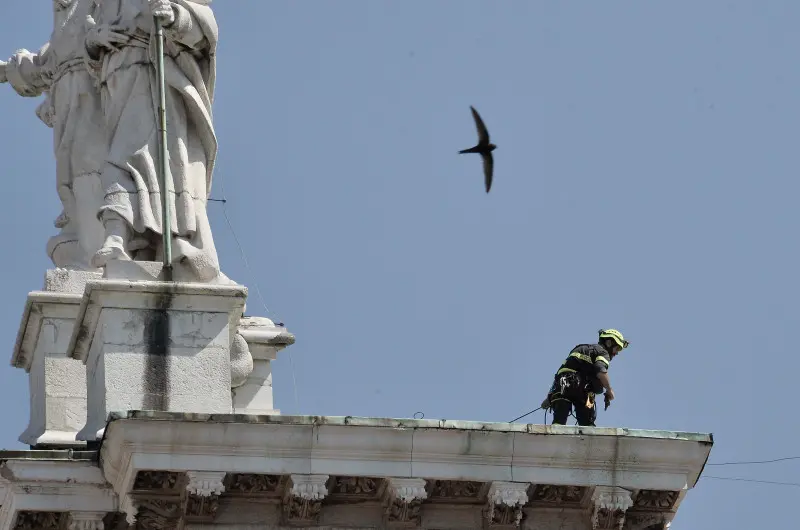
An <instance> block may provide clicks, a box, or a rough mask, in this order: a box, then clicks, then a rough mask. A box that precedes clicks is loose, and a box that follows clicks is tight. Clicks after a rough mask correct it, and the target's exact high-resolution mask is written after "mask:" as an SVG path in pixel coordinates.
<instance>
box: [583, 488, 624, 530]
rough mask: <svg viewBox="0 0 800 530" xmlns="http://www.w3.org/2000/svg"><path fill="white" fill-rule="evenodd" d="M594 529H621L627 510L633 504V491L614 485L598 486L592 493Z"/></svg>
mask: <svg viewBox="0 0 800 530" xmlns="http://www.w3.org/2000/svg"><path fill="white" fill-rule="evenodd" d="M592 504H593V506H592V529H593V530H600V529H604V530H605V529H614V530H621V529H622V525H624V524H625V512H627V511H628V508H630V507H631V506H633V499H631V492H630V491H628V490H625V489H622V488H616V487H612V486H597V487H596V488H595V489H594V493H593V494H592Z"/></svg>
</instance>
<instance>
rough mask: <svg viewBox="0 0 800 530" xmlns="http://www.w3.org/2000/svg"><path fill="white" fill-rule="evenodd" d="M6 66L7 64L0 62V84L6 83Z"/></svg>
mask: <svg viewBox="0 0 800 530" xmlns="http://www.w3.org/2000/svg"><path fill="white" fill-rule="evenodd" d="M6 66H8V63H7V62H5V61H0V83H7V82H8V77H6Z"/></svg>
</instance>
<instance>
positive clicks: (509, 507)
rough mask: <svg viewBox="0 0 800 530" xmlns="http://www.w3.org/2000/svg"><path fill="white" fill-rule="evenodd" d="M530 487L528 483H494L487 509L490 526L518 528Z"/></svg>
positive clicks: (490, 489) (490, 490)
mask: <svg viewBox="0 0 800 530" xmlns="http://www.w3.org/2000/svg"><path fill="white" fill-rule="evenodd" d="M529 487H530V485H529V484H528V483H527V482H492V485H491V486H490V487H489V498H488V501H487V507H486V519H487V523H488V526H489V527H507V528H518V527H519V526H520V523H522V516H523V512H522V508H523V507H524V506H525V505H526V504H527V503H528V488H529Z"/></svg>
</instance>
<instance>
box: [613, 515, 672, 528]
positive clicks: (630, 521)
mask: <svg viewBox="0 0 800 530" xmlns="http://www.w3.org/2000/svg"><path fill="white" fill-rule="evenodd" d="M673 516H674V514H673V513H654V512H628V514H627V515H626V516H625V527H624V528H625V530H668V529H669V527H670V524H671V523H672V518H673Z"/></svg>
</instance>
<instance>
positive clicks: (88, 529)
mask: <svg viewBox="0 0 800 530" xmlns="http://www.w3.org/2000/svg"><path fill="white" fill-rule="evenodd" d="M105 516H106V514H105V512H73V513H71V514H70V517H69V526H67V529H68V530H108V529H106V528H105V524H104V523H103V518H104V517H105Z"/></svg>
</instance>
